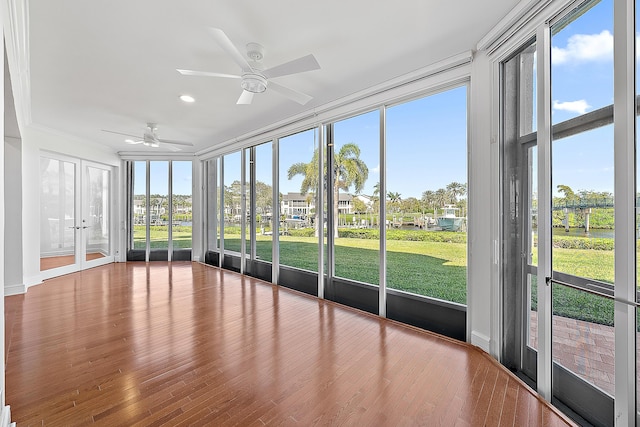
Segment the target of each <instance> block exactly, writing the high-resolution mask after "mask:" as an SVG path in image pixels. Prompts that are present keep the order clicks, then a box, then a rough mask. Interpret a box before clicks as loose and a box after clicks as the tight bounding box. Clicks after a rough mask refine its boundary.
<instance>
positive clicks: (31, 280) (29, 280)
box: [23, 276, 42, 293]
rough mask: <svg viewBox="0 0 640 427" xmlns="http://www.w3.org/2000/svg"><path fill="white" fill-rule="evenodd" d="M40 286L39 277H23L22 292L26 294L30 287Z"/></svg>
mask: <svg viewBox="0 0 640 427" xmlns="http://www.w3.org/2000/svg"><path fill="white" fill-rule="evenodd" d="M40 284H42V278H41V277H40V276H31V277H25V281H24V292H26V291H27V289H29V288H30V287H32V286H35V285H40ZM24 292H23V293H24Z"/></svg>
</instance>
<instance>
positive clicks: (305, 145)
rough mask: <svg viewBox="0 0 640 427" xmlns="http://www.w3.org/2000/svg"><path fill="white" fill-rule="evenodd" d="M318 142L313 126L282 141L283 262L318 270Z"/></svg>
mask: <svg viewBox="0 0 640 427" xmlns="http://www.w3.org/2000/svg"><path fill="white" fill-rule="evenodd" d="M317 150H318V145H317V141H316V130H315V129H310V130H308V131H305V132H301V133H297V134H295V135H291V136H288V137H285V138H282V139H281V140H280V149H279V152H280V171H279V185H280V194H281V199H280V233H281V235H280V236H279V239H280V264H281V265H285V266H289V267H295V268H300V269H303V270H309V271H315V272H317V271H318V237H317V233H318V227H319V224H318V221H317V220H316V193H317V192H318V151H317Z"/></svg>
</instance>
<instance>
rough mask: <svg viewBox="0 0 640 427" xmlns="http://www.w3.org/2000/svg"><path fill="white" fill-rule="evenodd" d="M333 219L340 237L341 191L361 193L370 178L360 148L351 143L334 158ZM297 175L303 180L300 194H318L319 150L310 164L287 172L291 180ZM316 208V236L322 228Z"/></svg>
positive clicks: (302, 164) (335, 230)
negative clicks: (320, 227)
mask: <svg viewBox="0 0 640 427" xmlns="http://www.w3.org/2000/svg"><path fill="white" fill-rule="evenodd" d="M333 159H334V160H333V217H334V219H335V220H334V236H335V237H338V201H339V196H340V190H344V191H348V190H349V188H351V187H353V188H354V191H355V193H356V194H357V193H359V192H361V191H362V189H363V188H364V183H365V182H366V181H367V178H368V177H369V168H368V167H367V165H366V164H365V162H364V161H363V160H362V159H360V147H358V146H357V145H356V144H353V143H349V144H345V145H343V146H342V147H340V150H339V151H338V152H337V153H334V157H333ZM296 175H302V176H303V180H302V184H301V185H300V193H302V194H307V193H308V192H309V191H311V192H316V191H317V188H318V149H317V148H316V149H315V150H314V152H313V157H312V159H311V162H309V163H294V164H293V165H291V166H290V167H289V169H288V170H287V176H288V178H289V179H291V178H293V177H294V176H296ZM319 208H320V207H318V206H317V207H316V221H315V223H316V234H317V232H318V227H319V226H320V225H319V224H318V221H317V215H318V210H319Z"/></svg>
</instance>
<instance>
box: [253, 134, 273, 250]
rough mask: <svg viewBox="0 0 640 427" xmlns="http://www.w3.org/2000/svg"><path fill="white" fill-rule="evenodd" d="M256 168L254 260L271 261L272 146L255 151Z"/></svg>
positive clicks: (267, 144) (262, 145) (259, 146)
mask: <svg viewBox="0 0 640 427" xmlns="http://www.w3.org/2000/svg"><path fill="white" fill-rule="evenodd" d="M255 153H256V154H255V156H256V158H255V165H254V166H255V168H256V183H255V185H256V203H255V204H256V215H255V218H253V219H254V221H255V228H256V254H255V255H256V259H259V260H261V261H266V262H271V261H272V248H273V246H272V244H273V243H272V241H273V232H272V230H273V222H272V221H273V216H272V215H273V187H272V181H273V175H272V170H273V167H272V166H273V161H272V157H273V146H272V144H271V143H270V142H268V143H266V144H261V145H258V146H257V147H256V150H255Z"/></svg>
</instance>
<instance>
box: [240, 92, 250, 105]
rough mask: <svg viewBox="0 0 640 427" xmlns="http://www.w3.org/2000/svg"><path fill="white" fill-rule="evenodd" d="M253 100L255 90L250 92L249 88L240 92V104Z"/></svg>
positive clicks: (247, 103)
mask: <svg viewBox="0 0 640 427" xmlns="http://www.w3.org/2000/svg"><path fill="white" fill-rule="evenodd" d="M251 101H253V92H249V91H248V90H243V91H242V93H241V94H240V98H238V102H236V104H238V105H249V104H251Z"/></svg>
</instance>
